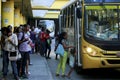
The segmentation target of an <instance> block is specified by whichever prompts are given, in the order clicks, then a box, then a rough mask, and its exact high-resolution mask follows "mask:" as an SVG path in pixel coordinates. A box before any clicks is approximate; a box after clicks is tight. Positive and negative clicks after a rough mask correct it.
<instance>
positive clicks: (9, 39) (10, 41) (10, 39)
mask: <svg viewBox="0 0 120 80" xmlns="http://www.w3.org/2000/svg"><path fill="white" fill-rule="evenodd" d="M6 31H7V36H6V38H5V46H4V52H3V80H5V79H6V76H7V72H8V65H9V59H8V54H9V53H10V52H14V51H16V46H18V39H17V35H16V34H13V33H12V29H11V28H10V27H9V26H8V28H7V30H6ZM11 66H12V69H13V74H14V78H15V80H19V77H18V71H17V65H16V61H11Z"/></svg>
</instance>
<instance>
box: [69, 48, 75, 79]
mask: <svg viewBox="0 0 120 80" xmlns="http://www.w3.org/2000/svg"><path fill="white" fill-rule="evenodd" d="M75 55H76V51H75V48H73V49H71V50H70V59H69V65H70V71H69V72H68V74H67V77H68V78H70V75H71V73H72V72H73V70H74V65H75Z"/></svg>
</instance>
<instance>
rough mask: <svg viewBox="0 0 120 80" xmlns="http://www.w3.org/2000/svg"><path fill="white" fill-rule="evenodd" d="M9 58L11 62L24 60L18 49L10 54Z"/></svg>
mask: <svg viewBox="0 0 120 80" xmlns="http://www.w3.org/2000/svg"><path fill="white" fill-rule="evenodd" d="M8 58H9V60H10V61H17V60H20V59H21V58H22V56H21V53H20V52H19V51H18V49H17V50H16V51H14V52H9V54H8Z"/></svg>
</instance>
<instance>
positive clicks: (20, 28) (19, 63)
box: [16, 26, 24, 76]
mask: <svg viewBox="0 0 120 80" xmlns="http://www.w3.org/2000/svg"><path fill="white" fill-rule="evenodd" d="M16 34H17V37H19V35H20V34H23V28H22V26H19V27H18V28H17V31H16ZM23 37H24V36H23ZM23 37H22V39H21V41H22V40H23ZM20 44H21V43H18V50H19V49H20V48H19V46H20ZM19 52H20V50H19ZM21 62H22V60H21V59H20V60H17V69H18V75H19V76H20V74H21V70H22V64H21Z"/></svg>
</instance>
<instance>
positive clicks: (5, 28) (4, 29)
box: [1, 27, 7, 35]
mask: <svg viewBox="0 0 120 80" xmlns="http://www.w3.org/2000/svg"><path fill="white" fill-rule="evenodd" d="M5 31H6V32H7V27H2V28H1V33H2V34H3V35H4V32H5Z"/></svg>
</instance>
